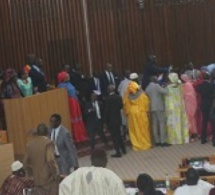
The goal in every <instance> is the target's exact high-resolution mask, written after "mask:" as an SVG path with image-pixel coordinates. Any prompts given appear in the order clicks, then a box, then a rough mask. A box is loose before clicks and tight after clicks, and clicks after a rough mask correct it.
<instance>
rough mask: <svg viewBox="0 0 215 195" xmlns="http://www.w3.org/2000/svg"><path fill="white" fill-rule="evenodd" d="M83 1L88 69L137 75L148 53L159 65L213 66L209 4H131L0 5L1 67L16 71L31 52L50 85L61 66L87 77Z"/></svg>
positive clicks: (13, 1) (214, 6) (6, 0)
mask: <svg viewBox="0 0 215 195" xmlns="http://www.w3.org/2000/svg"><path fill="white" fill-rule="evenodd" d="M84 1H86V4H87V18H88V20H87V22H88V25H89V37H90V43H91V45H90V49H91V54H92V66H93V69H96V70H99V71H101V70H103V66H104V64H105V63H106V62H108V61H109V62H111V63H112V64H113V66H114V68H115V69H116V71H118V72H119V73H121V72H122V71H123V69H126V68H130V69H131V70H132V71H138V72H142V71H143V69H144V63H145V58H146V55H147V54H148V53H154V54H156V55H157V57H158V63H159V64H160V65H166V64H173V65H175V66H183V65H184V64H185V63H187V62H188V61H189V60H192V61H193V62H194V63H195V64H196V65H198V66H200V65H202V64H207V63H210V62H213V61H214V55H215V53H214V52H215V51H214V49H215V38H214V36H213V34H214V33H215V25H214V24H215V17H214V16H215V14H214V13H215V12H214V11H215V1H214V0H204V1H203V2H202V3H187V4H183V5H173V4H172V5H162V6H156V5H155V3H154V2H155V1H156V0H145V1H144V2H145V6H144V9H139V7H138V3H137V0H79V1H78V0H46V1H44V0H1V1H0V16H1V17H0V23H1V26H2V27H3V28H1V29H0V35H1V36H0V63H1V68H6V67H8V66H14V67H16V69H19V68H20V67H21V66H22V65H23V64H24V63H25V56H26V54H28V53H36V54H37V55H38V56H41V57H42V58H43V59H44V63H45V70H46V72H47V74H48V78H49V81H50V82H51V83H53V82H54V78H55V74H56V72H57V71H58V70H59V69H60V66H61V65H62V64H63V63H69V64H71V65H73V64H75V63H79V64H81V65H82V68H83V72H84V73H85V74H87V75H89V73H90V68H89V65H90V62H89V58H88V55H87V36H86V31H85V20H84V13H83V10H84V9H83V4H82V3H83V2H84ZM173 1H176V0H173ZM173 1H171V2H173ZM163 2H167V1H163ZM169 2H170V1H169ZM190 2H194V1H190Z"/></svg>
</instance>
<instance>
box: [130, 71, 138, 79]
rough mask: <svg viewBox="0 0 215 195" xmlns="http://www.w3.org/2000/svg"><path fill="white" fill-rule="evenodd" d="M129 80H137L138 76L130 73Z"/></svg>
mask: <svg viewBox="0 0 215 195" xmlns="http://www.w3.org/2000/svg"><path fill="white" fill-rule="evenodd" d="M129 78H130V79H131V80H133V79H138V74H137V73H135V72H134V73H131V74H130V76H129Z"/></svg>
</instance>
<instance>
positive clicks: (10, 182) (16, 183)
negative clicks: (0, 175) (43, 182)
mask: <svg viewBox="0 0 215 195" xmlns="http://www.w3.org/2000/svg"><path fill="white" fill-rule="evenodd" d="M11 169H12V174H11V175H10V176H9V177H8V178H7V179H6V180H5V181H4V183H3V184H2V187H1V188H0V194H2V195H15V194H16V195H22V194H23V189H25V188H32V187H33V180H32V179H30V178H27V177H26V176H25V171H24V168H23V164H22V163H21V162H20V161H15V162H13V163H12V165H11Z"/></svg>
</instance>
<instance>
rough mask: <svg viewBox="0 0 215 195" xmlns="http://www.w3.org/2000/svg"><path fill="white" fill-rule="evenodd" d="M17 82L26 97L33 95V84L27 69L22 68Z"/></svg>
mask: <svg viewBox="0 0 215 195" xmlns="http://www.w3.org/2000/svg"><path fill="white" fill-rule="evenodd" d="M18 77H19V78H18V79H17V84H18V86H19V88H20V90H21V91H22V93H23V95H24V96H25V97H27V96H31V95H33V84H32V80H31V78H30V77H29V76H28V73H27V72H26V70H21V71H20V72H19V74H18Z"/></svg>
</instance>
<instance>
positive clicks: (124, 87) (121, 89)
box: [118, 78, 131, 126]
mask: <svg viewBox="0 0 215 195" xmlns="http://www.w3.org/2000/svg"><path fill="white" fill-rule="evenodd" d="M130 82H131V81H130V80H129V79H127V78H125V79H124V80H122V81H121V82H120V84H119V87H118V92H119V95H120V96H121V97H122V98H124V96H125V93H126V91H127V88H128V85H129V83H130ZM121 116H122V124H123V125H124V126H127V118H126V116H125V114H124V111H123V109H122V110H121Z"/></svg>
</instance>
